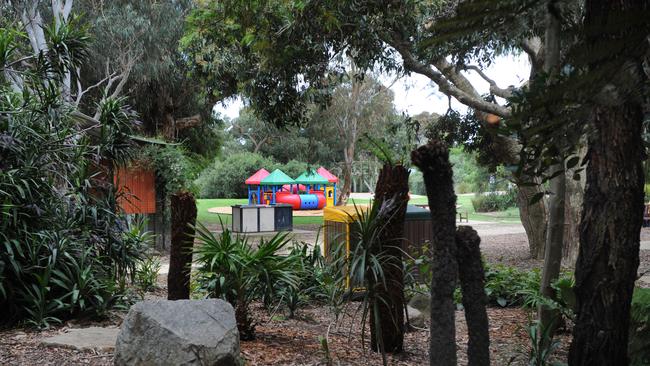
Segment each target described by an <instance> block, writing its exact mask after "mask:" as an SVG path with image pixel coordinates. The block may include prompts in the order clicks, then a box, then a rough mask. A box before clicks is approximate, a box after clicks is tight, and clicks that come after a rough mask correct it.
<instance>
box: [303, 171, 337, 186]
mask: <svg viewBox="0 0 650 366" xmlns="http://www.w3.org/2000/svg"><path fill="white" fill-rule="evenodd" d="M295 181H296V183H298V184H327V183H329V181H328V180H327V178H325V177H323V176H322V175H320V174H318V173H316V172H315V171H314V170H308V171H306V172H304V173H302V174H300V176H299V177H298V178H296V179H295Z"/></svg>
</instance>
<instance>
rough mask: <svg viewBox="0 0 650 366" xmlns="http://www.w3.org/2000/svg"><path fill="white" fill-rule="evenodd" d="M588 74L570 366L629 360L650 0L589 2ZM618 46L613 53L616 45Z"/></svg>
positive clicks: (639, 217) (639, 223)
mask: <svg viewBox="0 0 650 366" xmlns="http://www.w3.org/2000/svg"><path fill="white" fill-rule="evenodd" d="M585 9H586V12H585V22H584V23H585V27H584V28H585V35H586V37H585V38H586V45H587V47H588V48H589V49H591V50H598V51H600V52H596V53H591V54H590V59H589V73H588V75H587V77H590V78H591V79H590V80H594V81H595V82H596V85H595V86H597V87H599V89H598V90H596V91H595V94H594V102H595V104H594V106H593V107H592V109H591V113H592V115H591V121H592V125H593V131H592V132H591V133H590V135H589V138H588V152H587V161H588V164H589V165H588V168H587V184H586V190H585V196H584V204H583V212H582V221H581V226H580V248H579V254H578V260H577V263H576V273H575V275H576V287H575V292H576V298H577V317H576V322H575V327H574V329H573V342H572V343H571V347H570V351H569V365H574V366H578V365H580V366H582V365H596V366H598V365H627V364H628V362H629V360H628V357H627V347H628V332H629V321H630V303H631V300H632V292H633V290H634V282H635V280H636V272H637V269H638V266H639V240H640V230H641V226H642V223H643V195H644V194H643V183H644V174H643V168H642V160H643V159H644V158H645V150H644V146H643V139H642V132H643V129H642V125H643V117H644V115H643V108H642V105H643V102H644V101H643V98H641V96H640V95H639V91H640V90H643V89H642V88H643V85H644V83H646V82H647V77H646V76H645V74H644V72H643V66H642V61H643V57H644V52H647V50H648V48H647V34H648V32H647V31H648V23H647V19H648V15H649V14H648V13H649V11H650V4H648V2H647V1H641V0H621V1H612V2H605V1H595V0H588V1H587V2H586V4H585ZM612 44H616V45H617V46H619V47H620V48H619V49H616V50H615V51H612V48H611V45H612Z"/></svg>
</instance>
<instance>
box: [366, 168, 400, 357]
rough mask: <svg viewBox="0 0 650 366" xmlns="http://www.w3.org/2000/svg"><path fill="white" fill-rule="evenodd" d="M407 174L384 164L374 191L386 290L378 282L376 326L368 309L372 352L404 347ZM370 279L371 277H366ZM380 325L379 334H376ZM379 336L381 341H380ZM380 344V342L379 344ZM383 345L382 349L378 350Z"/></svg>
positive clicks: (394, 351) (395, 350)
mask: <svg viewBox="0 0 650 366" xmlns="http://www.w3.org/2000/svg"><path fill="white" fill-rule="evenodd" d="M408 182H409V171H408V169H406V168H405V167H404V166H402V165H396V166H393V165H389V164H385V165H384V167H383V169H382V170H381V172H380V173H379V180H378V181H377V186H376V188H375V204H376V205H379V206H378V207H380V209H379V212H380V213H381V216H380V217H379V220H381V221H380V222H381V225H382V230H381V233H380V235H379V241H380V243H381V246H380V248H381V250H382V252H383V253H382V254H383V255H385V256H387V260H386V262H385V263H382V269H383V271H384V278H385V286H384V284H383V283H382V282H379V283H378V284H377V286H376V289H375V291H374V292H375V297H376V300H374V302H375V303H376V306H377V309H378V314H377V315H379V324H375V321H374V319H375V316H376V314H375V309H374V306H371V307H370V340H371V344H370V347H371V348H372V350H373V351H380V348H383V349H384V351H385V352H390V353H397V352H401V351H402V347H403V344H404V273H402V242H403V240H404V216H405V215H406V205H407V204H408V192H409V183H408ZM368 275H371V274H368ZM377 325H379V328H380V333H379V334H378V333H377V329H376V327H377ZM379 336H380V337H381V339H379ZM378 341H380V342H378ZM380 344H383V347H379V345H380Z"/></svg>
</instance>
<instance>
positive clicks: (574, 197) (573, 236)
mask: <svg viewBox="0 0 650 366" xmlns="http://www.w3.org/2000/svg"><path fill="white" fill-rule="evenodd" d="M585 152H586V151H585ZM581 156H582V157H583V158H584V153H583V154H581ZM572 177H573V173H572V172H571V171H569V172H567V180H566V194H565V202H564V246H563V248H562V261H563V262H564V263H565V266H567V267H570V268H573V267H574V266H575V263H576V259H577V258H578V247H579V243H580V217H581V216H582V201H583V196H584V192H585V175H584V173H583V174H580V180H574V179H573V178H572Z"/></svg>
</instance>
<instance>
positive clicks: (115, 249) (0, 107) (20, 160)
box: [0, 21, 143, 327]
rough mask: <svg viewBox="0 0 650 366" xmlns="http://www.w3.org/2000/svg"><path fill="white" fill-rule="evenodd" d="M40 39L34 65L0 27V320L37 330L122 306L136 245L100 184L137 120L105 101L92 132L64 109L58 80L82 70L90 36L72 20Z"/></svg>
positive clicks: (14, 35) (110, 191)
mask: <svg viewBox="0 0 650 366" xmlns="http://www.w3.org/2000/svg"><path fill="white" fill-rule="evenodd" d="M45 33H46V39H47V42H48V49H47V50H46V51H45V52H43V53H41V54H39V55H38V56H37V57H35V56H30V55H24V54H21V53H20V52H22V51H25V50H28V49H31V48H30V47H29V44H28V43H27V39H26V38H23V37H22V36H20V35H21V33H20V32H19V31H17V30H15V29H8V28H0V48H2V49H0V53H1V54H2V55H3V56H2V57H3V60H2V65H0V66H1V67H2V68H3V69H4V71H5V72H4V73H3V74H2V76H0V95H2V96H3V97H2V98H1V99H0V312H2V313H3V314H5V316H3V318H2V323H15V322H27V323H29V324H33V325H35V326H38V327H47V326H49V325H50V324H52V323H53V322H59V321H61V320H63V319H65V318H69V317H73V316H77V315H80V314H88V315H102V314H104V313H105V312H106V310H107V309H109V308H110V307H112V306H114V305H115V304H117V303H119V302H120V301H122V300H123V296H122V291H121V290H123V288H124V286H121V285H120V284H121V283H124V282H125V281H127V280H128V279H129V278H131V276H132V273H133V272H132V270H133V268H134V264H135V263H136V262H137V261H138V258H139V257H138V254H137V253H138V252H139V250H140V247H139V246H140V245H143V240H142V239H143V237H142V236H141V235H140V234H138V233H137V232H136V230H135V229H130V228H129V227H128V226H127V224H126V223H125V221H124V218H123V217H122V216H121V215H119V214H118V213H117V212H116V197H115V190H114V187H113V186H112V182H111V179H110V178H108V179H106V178H105V177H111V175H112V169H113V168H114V166H113V162H116V163H120V162H123V161H124V160H126V159H128V157H129V156H130V154H131V152H130V151H129V149H130V143H129V139H128V135H130V134H131V133H132V129H133V126H134V118H135V115H134V114H133V112H132V111H131V110H130V109H129V108H128V106H126V104H125V103H124V100H122V99H113V98H105V99H104V100H103V102H102V103H100V105H99V111H100V114H99V116H100V117H99V119H100V120H99V122H100V124H99V126H95V125H96V121H95V120H93V119H91V118H90V117H88V116H85V115H83V114H80V113H79V112H78V111H77V110H76V109H75V107H74V106H73V105H71V104H70V103H68V102H66V100H65V98H64V97H63V95H62V93H61V90H62V89H63V88H62V80H64V74H66V73H67V72H70V71H72V72H74V70H76V69H77V68H79V67H80V66H81V62H83V60H84V59H85V57H86V55H87V53H86V48H85V45H86V43H87V41H88V37H87V34H86V33H85V31H84V29H83V28H79V27H78V24H76V23H75V21H73V22H70V23H65V22H64V23H62V24H60V26H59V28H57V29H54V28H48V29H47V30H46V32H45ZM17 59H23V60H27V61H28V62H15V61H16V60H17ZM7 65H9V66H7ZM12 73H13V75H20V76H19V80H20V82H21V83H20V84H19V85H20V87H21V88H20V92H16V91H15V90H14V89H12V87H10V86H9V84H11V83H13V82H15V81H16V79H15V78H13V79H11V80H10V79H7V75H10V74H12ZM14 87H16V85H15V84H14Z"/></svg>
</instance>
